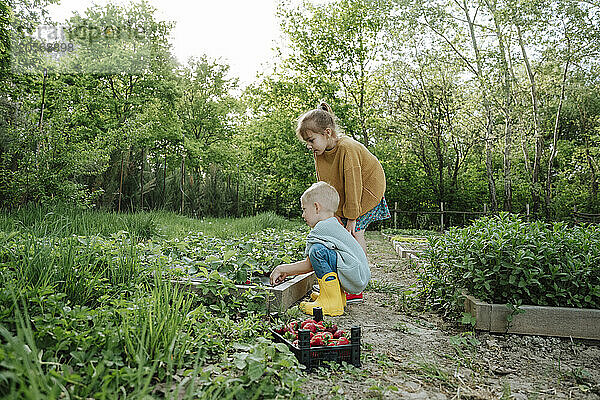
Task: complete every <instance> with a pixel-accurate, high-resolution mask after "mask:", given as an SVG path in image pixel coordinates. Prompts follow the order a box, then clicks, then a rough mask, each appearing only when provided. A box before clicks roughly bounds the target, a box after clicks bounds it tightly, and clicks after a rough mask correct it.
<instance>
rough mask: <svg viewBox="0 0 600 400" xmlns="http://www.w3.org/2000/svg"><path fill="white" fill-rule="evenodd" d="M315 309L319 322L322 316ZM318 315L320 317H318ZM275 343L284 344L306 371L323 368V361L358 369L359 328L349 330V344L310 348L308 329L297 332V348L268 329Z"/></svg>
mask: <svg viewBox="0 0 600 400" xmlns="http://www.w3.org/2000/svg"><path fill="white" fill-rule="evenodd" d="M319 311H320V310H318V309H315V312H314V314H315V315H314V319H315V321H321V320H322V319H323V314H322V313H319ZM319 314H320V315H319ZM269 330H270V331H271V333H272V334H273V338H274V339H275V341H276V342H280V343H285V344H286V345H287V346H288V347H289V349H290V350H291V351H292V353H294V355H295V356H296V358H297V359H298V361H300V363H301V364H304V365H305V366H306V368H307V370H308V371H310V370H312V369H313V368H316V367H320V366H325V364H324V362H325V361H333V362H338V363H341V362H342V361H345V362H347V363H348V364H352V365H354V366H355V367H360V326H353V327H352V328H351V329H350V344H344V345H340V346H313V347H311V346H310V331H309V330H308V329H299V330H298V346H294V344H293V343H292V342H290V341H289V340H287V339H285V338H284V337H283V336H282V335H280V334H279V333H277V332H275V330H274V329H269Z"/></svg>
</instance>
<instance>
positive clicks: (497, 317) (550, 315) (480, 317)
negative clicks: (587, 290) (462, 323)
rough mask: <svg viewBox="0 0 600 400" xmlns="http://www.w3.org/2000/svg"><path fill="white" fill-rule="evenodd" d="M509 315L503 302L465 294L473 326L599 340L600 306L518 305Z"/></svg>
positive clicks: (509, 331)
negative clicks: (473, 320) (512, 313)
mask: <svg viewBox="0 0 600 400" xmlns="http://www.w3.org/2000/svg"><path fill="white" fill-rule="evenodd" d="M519 309H520V310H523V311H524V312H523V313H519V314H515V315H513V319H512V321H511V323H510V324H509V323H508V316H509V315H510V313H511V311H510V309H509V308H508V307H507V306H506V305H504V304H489V303H485V302H483V301H480V300H478V299H476V298H475V297H473V296H468V295H467V296H465V311H466V312H468V313H469V314H471V315H472V316H473V317H474V318H475V319H476V321H477V322H476V324H475V329H479V330H484V331H489V332H497V333H518V334H522V335H538V336H558V337H572V338H577V339H592V340H600V310H596V309H590V308H568V307H546V306H521V307H519Z"/></svg>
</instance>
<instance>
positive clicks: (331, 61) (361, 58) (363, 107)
mask: <svg viewBox="0 0 600 400" xmlns="http://www.w3.org/2000/svg"><path fill="white" fill-rule="evenodd" d="M392 5H393V3H392V2H391V1H388V0H375V1H373V0H339V1H335V2H332V3H327V4H324V5H319V6H314V5H312V4H311V3H309V2H306V1H305V2H303V3H302V4H301V5H300V6H299V7H297V8H291V6H290V5H289V4H286V3H281V4H280V6H279V15H280V17H281V20H282V22H281V26H282V30H283V32H284V33H285V34H286V35H287V37H288V40H289V42H288V45H289V47H290V53H291V54H290V57H289V59H288V60H287V61H288V64H287V65H288V66H289V68H290V69H291V70H292V71H294V72H295V73H296V74H298V75H303V76H305V77H306V78H308V79H307V80H306V81H307V82H308V83H309V84H312V85H315V86H324V87H328V89H329V90H330V92H329V93H323V94H324V95H325V96H326V97H327V98H328V99H329V101H331V99H333V98H334V97H340V98H341V99H342V100H343V102H344V103H346V104H348V105H349V110H348V111H349V112H348V113H347V115H345V116H344V118H343V120H344V121H345V122H346V126H345V128H346V131H347V133H348V134H350V135H351V136H354V137H355V138H356V137H360V138H361V140H362V142H363V144H364V145H366V146H368V145H370V140H369V139H370V132H371V131H372V130H373V126H372V125H373V124H372V123H371V121H372V120H373V118H374V116H375V115H376V111H377V106H376V104H377V96H376V93H375V92H374V90H373V88H374V87H375V85H374V83H375V79H376V74H375V71H376V68H377V66H378V63H380V62H381V61H382V57H383V54H384V50H385V47H384V41H383V37H384V36H383V34H384V30H385V26H386V24H387V21H388V19H389V18H390V11H391V9H392ZM328 81H330V82H331V83H333V85H331V84H328ZM334 111H335V109H334Z"/></svg>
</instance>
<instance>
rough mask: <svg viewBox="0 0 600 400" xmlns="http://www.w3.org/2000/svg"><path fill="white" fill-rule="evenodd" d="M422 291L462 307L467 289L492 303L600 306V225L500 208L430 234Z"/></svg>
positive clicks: (445, 305)
mask: <svg viewBox="0 0 600 400" xmlns="http://www.w3.org/2000/svg"><path fill="white" fill-rule="evenodd" d="M429 242H430V249H429V250H428V251H427V252H426V253H425V257H426V258H427V260H428V263H426V264H425V267H424V268H423V271H422V273H421V274H420V281H421V295H422V296H423V298H424V299H425V300H426V303H427V304H429V305H430V306H433V307H434V308H442V309H445V310H446V311H449V312H457V311H458V310H459V306H460V301H461V293H460V292H461V290H466V291H467V292H468V293H469V294H471V295H473V296H475V297H477V298H479V299H481V300H483V301H486V302H490V303H508V304H514V305H520V304H531V305H539V306H562V307H582V308H600V228H598V226H593V225H590V226H574V227H569V226H568V225H567V224H565V223H562V222H555V223H553V224H545V223H542V222H533V223H526V222H523V221H522V220H521V219H520V218H519V217H517V216H515V215H510V214H507V213H502V214H500V215H499V216H496V217H484V218H481V219H479V220H477V221H475V222H474V223H473V224H472V225H471V226H469V227H467V228H462V229H458V228H452V229H450V230H449V231H448V232H447V233H446V234H445V235H444V236H440V237H435V236H433V237H430V238H429Z"/></svg>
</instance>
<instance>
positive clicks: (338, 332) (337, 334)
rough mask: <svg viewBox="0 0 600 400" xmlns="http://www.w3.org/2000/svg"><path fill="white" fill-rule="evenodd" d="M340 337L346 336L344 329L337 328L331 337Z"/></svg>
mask: <svg viewBox="0 0 600 400" xmlns="http://www.w3.org/2000/svg"><path fill="white" fill-rule="evenodd" d="M341 337H346V331H342V330H337V331H335V333H334V334H333V338H334V339H339V338H341Z"/></svg>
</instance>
